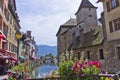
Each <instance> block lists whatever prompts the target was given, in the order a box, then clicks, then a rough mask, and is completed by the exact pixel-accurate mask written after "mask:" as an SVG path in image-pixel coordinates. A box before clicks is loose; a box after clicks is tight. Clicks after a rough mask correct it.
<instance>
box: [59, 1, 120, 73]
mask: <svg viewBox="0 0 120 80" xmlns="http://www.w3.org/2000/svg"><path fill="white" fill-rule="evenodd" d="M98 2H103V7H104V12H102V13H101V18H100V19H97V14H96V9H97V7H95V6H94V5H93V4H91V2H90V1H89V0H82V2H81V4H80V7H79V9H78V11H77V12H76V14H75V15H76V25H74V27H71V28H63V27H62V28H63V29H64V31H62V30H60V29H59V31H58V35H59V36H58V35H57V39H58V40H57V41H58V54H60V53H62V52H64V51H65V49H67V50H70V49H73V50H74V57H77V58H78V59H80V57H81V55H82V54H84V55H85V58H87V59H88V60H92V61H94V60H95V61H96V60H97V61H100V62H101V68H102V69H104V70H106V71H108V72H109V73H115V72H117V71H119V70H120V14H119V12H120V1H119V0H98ZM60 36H61V37H60ZM62 37H63V38H62ZM61 50H62V51H61Z"/></svg>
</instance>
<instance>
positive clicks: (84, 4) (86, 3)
mask: <svg viewBox="0 0 120 80" xmlns="http://www.w3.org/2000/svg"><path fill="white" fill-rule="evenodd" d="M85 7H86V8H97V7H95V6H94V5H93V4H92V3H91V2H90V1H89V0H82V2H81V4H80V7H79V9H78V11H77V12H76V14H77V13H78V12H79V10H80V9H81V8H85Z"/></svg>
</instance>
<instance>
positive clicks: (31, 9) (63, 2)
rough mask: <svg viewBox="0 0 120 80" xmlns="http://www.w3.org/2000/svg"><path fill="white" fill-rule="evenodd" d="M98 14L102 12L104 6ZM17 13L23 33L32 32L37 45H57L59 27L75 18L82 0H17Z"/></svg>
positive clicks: (92, 0)
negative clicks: (71, 17)
mask: <svg viewBox="0 0 120 80" xmlns="http://www.w3.org/2000/svg"><path fill="white" fill-rule="evenodd" d="M95 1H96V0H91V2H92V3H93V4H95V6H97V7H100V8H98V10H99V11H100V12H98V14H100V13H101V11H102V5H101V4H96V3H95ZM16 2H17V11H18V14H19V17H20V20H21V22H20V24H21V27H22V29H21V30H22V31H24V32H25V31H27V30H31V31H32V35H33V36H34V37H35V40H36V42H37V44H46V45H56V44H57V42H56V33H57V31H58V29H59V26H60V25H61V24H63V23H65V22H66V21H67V20H68V19H69V18H70V16H74V14H75V12H76V11H77V9H78V7H79V5H80V2H81V1H80V0H17V1H16Z"/></svg>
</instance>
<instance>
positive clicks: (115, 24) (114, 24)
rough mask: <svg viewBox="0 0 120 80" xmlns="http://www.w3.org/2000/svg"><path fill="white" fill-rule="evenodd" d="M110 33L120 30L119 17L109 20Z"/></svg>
mask: <svg viewBox="0 0 120 80" xmlns="http://www.w3.org/2000/svg"><path fill="white" fill-rule="evenodd" d="M109 28H110V33H111V32H114V31H118V30H120V18H117V19H115V20H113V21H110V22H109Z"/></svg>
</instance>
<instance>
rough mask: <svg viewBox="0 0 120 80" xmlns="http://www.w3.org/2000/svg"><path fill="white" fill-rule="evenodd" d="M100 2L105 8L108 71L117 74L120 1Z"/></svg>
mask: <svg viewBox="0 0 120 80" xmlns="http://www.w3.org/2000/svg"><path fill="white" fill-rule="evenodd" d="M99 1H100V2H103V8H104V23H105V31H106V43H105V44H104V46H105V51H104V52H105V56H106V60H105V61H106V69H107V71H109V72H110V71H113V72H117V71H119V70H120V13H119V12H120V0H98V2H99Z"/></svg>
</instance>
